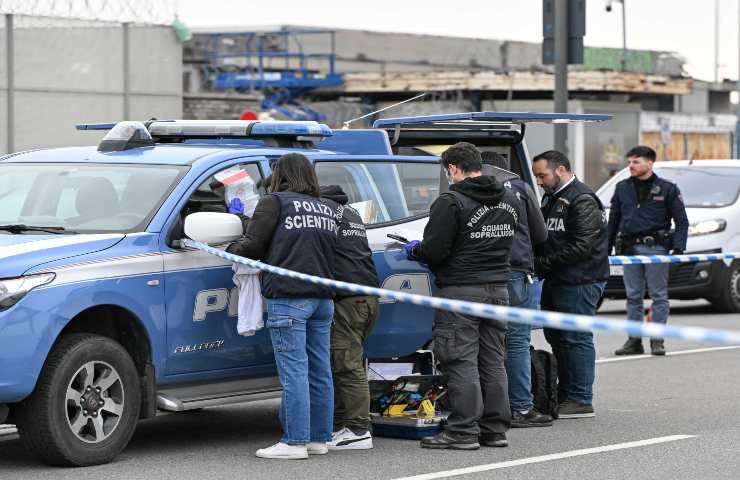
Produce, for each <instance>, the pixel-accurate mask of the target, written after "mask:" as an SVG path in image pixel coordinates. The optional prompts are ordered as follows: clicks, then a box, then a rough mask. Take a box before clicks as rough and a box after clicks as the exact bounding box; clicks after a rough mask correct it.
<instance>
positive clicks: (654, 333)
mask: <svg viewBox="0 0 740 480" xmlns="http://www.w3.org/2000/svg"><path fill="white" fill-rule="evenodd" d="M182 245H184V246H186V247H191V248H196V249H198V250H202V251H204V252H207V253H210V254H212V255H216V256H218V257H221V258H223V259H226V260H229V261H231V262H235V263H242V264H244V265H248V266H250V267H252V268H256V269H259V270H262V271H264V272H270V273H274V274H276V275H282V276H286V277H290V278H295V279H298V280H303V281H305V282H309V283H313V284H317V285H323V286H326V287H330V288H334V289H341V290H347V291H350V292H352V293H357V294H360V295H371V296H377V297H383V298H389V299H393V300H395V301H398V302H405V303H411V304H413V305H419V306H423V307H431V308H437V309H441V310H447V311H449V312H456V313H462V314H467V315H473V316H476V317H483V318H492V319H495V320H500V321H504V322H515V323H525V324H529V325H532V326H536V327H548V328H557V329H561V330H575V331H584V332H585V331H593V332H597V331H602V332H622V333H626V334H628V335H630V336H635V337H651V338H678V339H681V340H694V341H701V342H712V343H722V344H728V345H737V344H740V331H732V330H715V329H707V328H701V327H683V326H673V325H663V324H660V323H641V322H634V321H628V320H610V319H605V318H599V317H595V316H594V317H589V316H586V315H576V314H569V313H557V312H547V311H543V310H530V309H525V308H516V307H507V306H501V305H491V304H486V303H476V302H468V301H463V300H451V299H448V298H440V297H427V296H424V295H416V294H412V293H404V292H398V291H395V290H386V289H382V288H374V287H367V286H364V285H357V284H354V283H347V282H341V281H338V280H330V279H328V278H321V277H316V276H313V275H308V274H305V273H299V272H295V271H292V270H287V269H285V268H280V267H275V266H272V265H268V264H266V263H262V262H258V261H256V260H252V259H249V258H245V257H240V256H237V255H233V254H231V253H228V252H225V251H223V250H220V249H218V248H214V247H211V246H208V245H206V244H204V243H200V242H195V241H193V240H189V239H183V240H182Z"/></svg>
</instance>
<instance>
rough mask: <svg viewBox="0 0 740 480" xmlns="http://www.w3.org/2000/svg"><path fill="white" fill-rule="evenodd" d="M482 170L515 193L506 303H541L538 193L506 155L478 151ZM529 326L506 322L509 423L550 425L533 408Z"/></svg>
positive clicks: (542, 233) (542, 228)
mask: <svg viewBox="0 0 740 480" xmlns="http://www.w3.org/2000/svg"><path fill="white" fill-rule="evenodd" d="M481 158H482V160H483V172H484V173H485V174H489V175H492V176H493V177H494V178H496V180H498V181H499V182H501V183H502V184H503V185H504V186H505V187H506V188H509V189H510V190H511V191H512V192H513V193H514V195H515V196H516V198H517V200H518V202H517V205H518V210H519V223H518V224H517V228H516V232H515V234H514V242H513V244H512V246H511V257H510V259H509V265H510V267H511V272H509V281H508V283H507V287H508V291H509V306H511V307H518V308H530V309H535V310H536V309H537V308H538V307H539V303H540V289H539V288H538V287H539V282H538V280H537V279H536V278H535V277H534V253H533V247H534V246H535V245H539V244H541V243H542V242H544V241H545V240H547V226H546V225H545V221H544V219H543V218H542V212H541V211H540V208H539V200H538V199H537V194H535V193H534V190H532V187H530V186H529V185H528V184H527V183H526V182H525V181H524V180H522V179H521V178H519V175H517V174H516V173H513V172H511V171H510V170H511V166H510V162H509V159H508V158H506V157H504V156H503V155H500V154H498V153H496V152H493V151H490V150H488V151H484V152H481ZM531 334H532V327H531V325H528V324H526V323H517V322H509V323H508V324H507V325H506V374H507V376H508V378H509V403H510V405H511V426H512V427H514V428H525V427H549V426H551V425H552V417H551V416H550V415H543V414H542V413H540V412H538V411H537V410H535V409H534V396H533V395H532V359H531V356H530V352H529V344H530V341H531Z"/></svg>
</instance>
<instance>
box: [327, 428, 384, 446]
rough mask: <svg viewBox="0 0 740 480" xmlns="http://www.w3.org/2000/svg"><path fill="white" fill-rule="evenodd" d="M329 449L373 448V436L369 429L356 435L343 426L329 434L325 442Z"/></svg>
mask: <svg viewBox="0 0 740 480" xmlns="http://www.w3.org/2000/svg"><path fill="white" fill-rule="evenodd" d="M327 445H328V446H329V450H369V449H371V448H373V436H372V435H371V434H370V432H369V431H367V432H365V433H363V434H362V435H357V434H355V432H353V431H352V430H350V429H349V428H343V429H341V430H339V431H338V432H334V433H332V435H331V442H329V443H327Z"/></svg>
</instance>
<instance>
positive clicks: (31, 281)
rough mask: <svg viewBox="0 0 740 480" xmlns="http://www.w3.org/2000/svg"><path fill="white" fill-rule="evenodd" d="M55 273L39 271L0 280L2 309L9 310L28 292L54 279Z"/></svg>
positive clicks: (0, 308)
mask: <svg viewBox="0 0 740 480" xmlns="http://www.w3.org/2000/svg"><path fill="white" fill-rule="evenodd" d="M55 276H56V275H55V274H53V273H39V274H38V275H26V276H23V277H18V278H7V279H5V280H0V311H2V310H7V309H8V308H10V307H12V306H13V305H15V304H16V303H18V301H19V300H20V299H21V298H23V297H24V296H26V294H27V293H28V292H30V291H31V290H33V289H34V288H36V287H40V286H41V285H46V284H47V283H49V282H51V281H52V280H54V277H55Z"/></svg>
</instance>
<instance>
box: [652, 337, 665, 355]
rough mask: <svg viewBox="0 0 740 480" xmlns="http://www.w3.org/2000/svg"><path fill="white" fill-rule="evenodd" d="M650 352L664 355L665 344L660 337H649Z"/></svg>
mask: <svg viewBox="0 0 740 480" xmlns="http://www.w3.org/2000/svg"><path fill="white" fill-rule="evenodd" d="M650 353H652V354H653V355H659V356H663V355H665V345H663V340H662V339H650Z"/></svg>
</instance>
